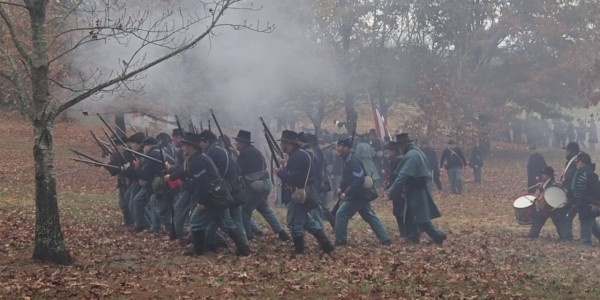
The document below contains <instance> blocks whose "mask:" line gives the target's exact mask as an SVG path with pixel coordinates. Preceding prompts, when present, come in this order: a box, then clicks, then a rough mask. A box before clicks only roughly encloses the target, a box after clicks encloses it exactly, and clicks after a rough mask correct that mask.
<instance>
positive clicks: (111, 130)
mask: <svg viewBox="0 0 600 300" xmlns="http://www.w3.org/2000/svg"><path fill="white" fill-rule="evenodd" d="M96 115H98V118H100V121H102V123H104V126H106V127H107V128H108V130H109V131H110V133H111V134H112V135H114V136H116V137H117V139H119V142H121V144H123V145H127V144H125V142H123V140H122V139H121V137H120V136H119V135H118V134H117V133H116V132H115V131H114V130H113V129H112V128H111V127H110V125H108V123H106V120H104V118H103V117H102V116H101V115H100V113H96Z"/></svg>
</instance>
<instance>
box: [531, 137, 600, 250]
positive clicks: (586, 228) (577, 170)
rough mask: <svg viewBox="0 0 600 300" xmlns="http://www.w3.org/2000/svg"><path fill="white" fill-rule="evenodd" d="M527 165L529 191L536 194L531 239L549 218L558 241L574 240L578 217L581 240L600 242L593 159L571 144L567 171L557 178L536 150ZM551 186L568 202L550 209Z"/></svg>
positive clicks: (599, 190) (599, 192)
mask: <svg viewBox="0 0 600 300" xmlns="http://www.w3.org/2000/svg"><path fill="white" fill-rule="evenodd" d="M530 149H531V150H532V153H531V155H530V157H529V160H528V162H527V173H528V174H527V175H528V186H529V188H528V189H529V190H528V192H529V193H530V194H533V195H535V201H534V204H535V212H534V214H533V218H532V222H531V228H530V231H529V234H528V237H529V238H537V237H539V234H540V231H541V228H542V227H543V226H544V224H545V223H546V221H547V220H548V219H549V218H550V219H552V222H553V223H554V226H555V227H556V232H557V234H558V237H559V240H561V241H571V240H573V232H572V231H573V229H572V228H573V220H574V218H575V216H577V215H579V222H580V240H581V242H582V243H583V244H585V245H592V235H594V236H595V237H596V238H598V239H599V240H600V227H599V226H598V223H597V222H596V217H597V216H599V215H600V181H599V180H598V175H597V174H596V173H595V167H596V165H595V164H594V163H593V162H592V158H591V156H590V155H589V154H588V153H586V152H584V151H581V150H580V148H579V144H578V143H577V142H569V143H568V144H567V145H566V147H564V149H565V150H566V156H565V158H566V162H565V167H564V170H563V171H562V172H561V175H560V177H559V178H555V171H554V168H552V167H551V166H548V165H547V164H546V161H545V160H544V157H543V156H542V154H540V153H539V152H537V150H536V147H534V146H532V147H530ZM552 187H559V188H560V189H562V190H563V191H564V194H565V197H566V201H565V202H564V204H561V205H558V206H557V207H555V208H552V207H550V209H547V208H548V207H544V206H545V205H546V206H547V205H548V204H547V203H546V201H545V200H544V192H545V191H546V190H548V189H549V188H552Z"/></svg>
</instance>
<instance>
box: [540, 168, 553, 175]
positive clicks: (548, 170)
mask: <svg viewBox="0 0 600 300" xmlns="http://www.w3.org/2000/svg"><path fill="white" fill-rule="evenodd" d="M542 174H545V175H548V176H554V169H553V168H552V167H551V166H546V167H544V168H543V169H542Z"/></svg>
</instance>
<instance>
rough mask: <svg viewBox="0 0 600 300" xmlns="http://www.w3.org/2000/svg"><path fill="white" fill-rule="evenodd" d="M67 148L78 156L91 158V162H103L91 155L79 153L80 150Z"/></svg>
mask: <svg viewBox="0 0 600 300" xmlns="http://www.w3.org/2000/svg"><path fill="white" fill-rule="evenodd" d="M69 150H71V152H73V153H75V154H77V155H79V156H82V157H85V158H87V159H89V160H91V161H93V162H97V163H100V164H103V162H101V161H99V160H97V159H95V158H93V157H91V156H89V155H86V154H83V153H81V152H79V151H77V150H74V149H69Z"/></svg>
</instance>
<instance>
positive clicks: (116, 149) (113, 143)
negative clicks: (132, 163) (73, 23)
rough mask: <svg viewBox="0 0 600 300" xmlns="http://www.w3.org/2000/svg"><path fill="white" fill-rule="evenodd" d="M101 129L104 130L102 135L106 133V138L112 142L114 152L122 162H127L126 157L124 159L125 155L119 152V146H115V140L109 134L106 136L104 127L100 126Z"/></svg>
mask: <svg viewBox="0 0 600 300" xmlns="http://www.w3.org/2000/svg"><path fill="white" fill-rule="evenodd" d="M117 128H118V127H117ZM102 131H103V132H104V135H106V138H107V139H108V140H109V141H110V143H111V144H112V146H113V148H114V149H115V152H117V153H118V154H119V157H120V158H121V160H122V161H123V163H127V159H125V155H123V153H121V151H119V147H117V144H115V142H114V141H113V140H112V139H111V138H110V136H108V133H107V132H106V130H104V128H102Z"/></svg>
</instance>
